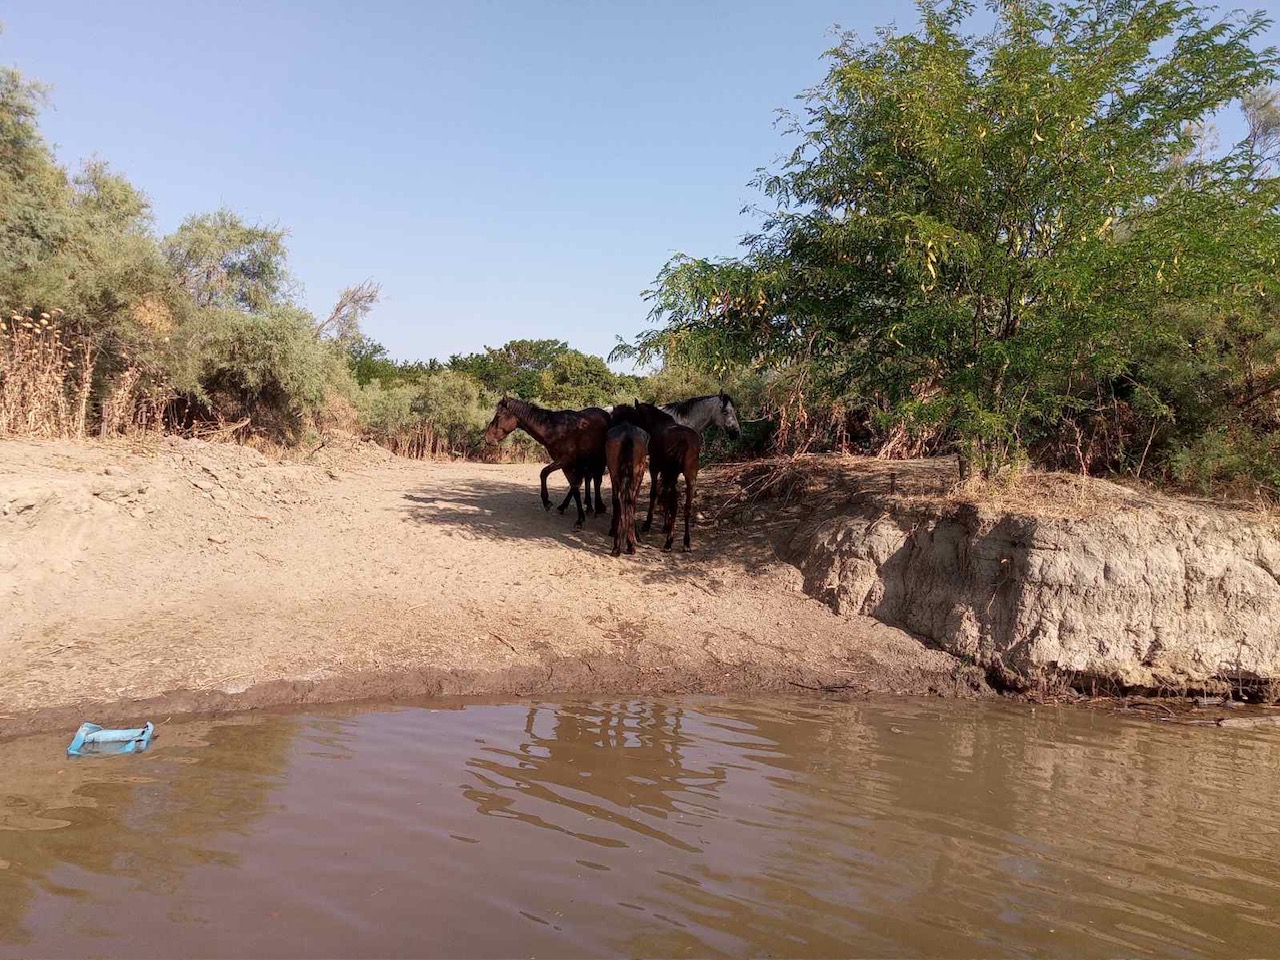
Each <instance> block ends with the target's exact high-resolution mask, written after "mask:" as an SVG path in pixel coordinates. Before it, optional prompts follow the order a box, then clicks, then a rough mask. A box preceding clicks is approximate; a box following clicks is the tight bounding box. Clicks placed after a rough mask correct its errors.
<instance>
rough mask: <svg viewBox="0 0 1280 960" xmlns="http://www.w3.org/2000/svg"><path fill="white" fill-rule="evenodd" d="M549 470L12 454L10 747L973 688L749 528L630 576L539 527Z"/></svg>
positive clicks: (220, 452)
mask: <svg viewBox="0 0 1280 960" xmlns="http://www.w3.org/2000/svg"><path fill="white" fill-rule="evenodd" d="M537 471H538V467H537V466H536V465H520V466H510V465H481V464H470V463H457V464H451V463H420V462H409V461H402V460H395V459H392V458H390V457H389V455H385V454H384V452H383V451H380V450H378V449H377V448H368V447H363V446H351V445H349V448H348V449H346V450H338V451H335V450H333V449H332V448H331V449H327V450H322V451H320V453H319V454H318V455H317V456H316V457H314V458H312V460H310V461H308V462H306V463H283V464H282V463H276V462H272V461H270V460H268V459H267V458H265V457H263V456H261V455H260V454H258V453H256V452H255V451H252V450H249V449H246V448H242V447H235V446H227V445H214V444H206V443H201V442H198V441H177V440H172V439H170V440H165V441H163V442H162V443H160V444H157V445H152V446H149V447H137V448H132V449H131V448H128V447H125V446H123V445H119V444H101V445H70V444H63V443H33V442H18V441H7V442H3V443H0V714H3V715H5V716H6V717H7V718H9V719H6V720H0V735H4V734H6V733H14V732H18V731H20V730H26V729H33V728H35V727H38V726H47V725H50V724H53V723H58V724H62V723H66V722H69V721H71V720H72V719H73V718H75V717H79V716H80V714H82V713H85V712H86V710H85V709H84V708H83V707H82V706H81V705H82V704H84V703H85V702H92V703H94V704H98V705H104V704H112V703H115V704H116V705H115V706H97V707H95V709H94V710H93V711H92V712H93V713H94V716H95V717H98V718H105V719H111V718H113V717H116V716H119V717H126V716H133V715H134V714H136V713H137V712H138V711H139V710H140V709H142V708H141V707H139V706H137V705H130V704H127V703H125V704H121V703H120V701H132V700H138V699H144V698H157V697H162V696H163V697H164V699H163V700H162V701H160V702H157V703H155V704H150V705H146V709H148V710H150V711H152V712H155V711H160V710H165V709H169V710H173V711H185V710H191V709H222V708H229V707H235V706H247V705H261V704H268V703H275V702H292V701H308V700H310V701H314V700H336V699H349V698H355V697H364V696H388V695H413V694H423V693H432V694H438V693H486V692H488V693H511V692H518V693H532V692H564V691H570V690H572V691H605V690H616V691H632V692H645V691H652V690H707V689H715V690H727V689H752V688H786V687H789V685H790V684H792V683H801V684H809V685H818V684H849V685H850V686H851V689H865V690H871V691H900V692H917V693H924V692H927V691H929V690H931V689H937V690H945V691H948V692H952V691H957V690H964V689H966V688H969V687H970V685H971V679H970V677H971V671H967V670H965V669H964V668H961V667H959V665H958V663H957V661H956V660H954V659H953V658H952V657H950V656H949V655H947V654H944V653H941V652H939V651H936V650H929V649H926V648H925V647H923V646H922V645H921V644H920V643H918V642H917V641H916V640H914V639H912V638H911V637H910V636H908V635H907V634H905V633H902V632H901V631H899V630H896V629H893V628H890V627H887V626H884V625H882V624H879V623H877V622H875V621H874V620H871V619H870V618H865V617H852V618H849V617H840V616H837V615H836V614H834V613H833V612H832V611H831V610H830V609H829V608H827V607H826V606H825V605H824V604H822V603H821V602H819V601H817V600H814V599H811V598H809V597H808V596H806V595H805V594H804V593H803V590H802V587H803V584H802V578H801V575H800V573H799V571H797V570H796V569H795V568H794V567H792V566H790V565H788V564H786V563H783V562H781V561H780V560H778V559H777V558H776V557H775V555H774V553H773V550H772V548H771V547H770V546H769V543H768V541H767V539H766V537H765V536H764V535H763V534H757V535H755V536H753V535H751V533H750V532H749V529H748V531H744V530H743V529H742V528H734V529H724V530H720V529H717V528H715V527H714V525H707V526H704V527H703V528H701V529H698V530H696V531H695V547H696V550H695V552H694V553H693V554H688V555H685V554H681V553H678V552H677V553H674V554H670V555H664V554H662V553H660V552H659V551H658V550H657V549H656V548H654V547H652V546H651V545H650V546H648V547H647V548H646V549H643V550H642V551H641V553H640V555H639V556H638V557H636V558H634V559H627V558H622V559H613V558H611V557H610V556H609V555H608V543H607V541H606V538H605V533H606V531H607V525H608V519H607V518H599V519H595V520H592V521H590V522H589V523H588V527H587V529H586V530H585V531H581V532H576V531H574V530H573V529H572V522H571V519H570V518H569V517H562V516H559V515H557V514H555V513H554V512H553V513H551V514H547V513H544V512H543V510H542V508H541V506H540V504H539V503H538V497H537V492H536V485H537ZM704 476H706V477H708V479H709V482H710V485H711V486H710V492H711V494H712V495H713V496H714V493H715V490H714V488H715V482H716V481H715V471H708V472H706V473H704ZM606 488H607V484H606ZM606 495H607V489H606ZM650 543H652V538H650ZM72 707H73V709H67V708H72ZM33 711H35V713H33Z"/></svg>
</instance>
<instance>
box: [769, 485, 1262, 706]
mask: <svg viewBox="0 0 1280 960" xmlns="http://www.w3.org/2000/svg"><path fill="white" fill-rule="evenodd" d="M952 477H953V473H952V464H951V463H945V464H944V463H932V464H931V463H921V462H917V463H908V464H897V465H894V464H887V463H876V462H874V461H839V460H828V461H815V462H814V463H812V464H811V465H810V487H811V489H810V490H809V492H808V494H807V499H808V500H810V501H819V502H822V503H825V506H824V507H821V508H816V512H815V515H814V517H813V518H812V519H811V520H810V522H807V523H804V524H801V525H800V527H799V529H798V530H793V531H787V537H788V539H786V542H785V543H784V544H783V545H782V547H781V552H782V553H783V554H784V555H786V556H788V557H790V558H791V559H792V560H793V561H794V562H795V563H796V564H797V565H798V566H799V568H800V569H801V570H802V571H803V573H804V581H805V586H806V589H807V590H808V591H809V593H811V594H812V595H813V596H815V597H818V598H820V599H823V600H825V601H826V602H828V603H829V604H830V605H831V606H832V608H833V609H835V610H836V611H838V612H840V613H842V614H845V615H849V616H853V617H858V616H866V615H870V616H874V617H876V618H877V619H878V620H881V621H883V622H885V623H889V624H893V625H895V626H900V627H902V628H904V629H906V630H909V631H911V632H912V633H914V634H916V635H918V636H920V637H923V638H925V639H927V640H929V641H932V642H933V643H935V644H937V645H938V646H940V647H941V648H942V649H945V650H948V651H950V652H952V653H954V654H956V655H957V656H959V657H961V658H962V659H964V660H966V661H968V662H972V663H975V664H977V665H979V666H981V667H982V668H984V669H985V670H988V671H989V672H990V673H991V674H992V675H993V676H995V677H997V678H999V680H1000V681H1002V682H1003V683H1004V684H1006V685H1011V686H1014V687H1020V686H1022V687H1032V686H1036V685H1044V684H1045V683H1053V682H1064V681H1069V682H1072V683H1074V684H1075V685H1076V686H1077V687H1078V688H1079V687H1083V688H1088V687H1089V686H1090V685H1093V684H1097V685H1100V689H1103V690H1122V689H1134V688H1144V689H1149V690H1154V691H1163V692H1167V693H1180V692H1194V691H1206V692H1209V691H1211V692H1227V691H1230V692H1234V693H1236V694H1238V695H1244V696H1246V697H1249V698H1251V699H1259V700H1274V699H1277V698H1280V682H1277V681H1280V522H1277V520H1276V517H1275V516H1274V515H1270V516H1268V515H1262V514H1259V513H1256V512H1251V511H1248V510H1244V509H1228V508H1225V507H1223V506H1221V505H1217V504H1213V503H1206V502H1198V501H1193V500H1189V499H1180V498H1173V497H1168V496H1161V495H1159V494H1156V493H1153V492H1151V491H1145V490H1144V491H1138V490H1129V489H1126V488H1125V487H1122V486H1118V485H1116V484H1112V483H1106V482H1103V481H1099V480H1091V479H1085V478H1077V477H1070V476H1064V475H1043V476H1038V477H1037V476H1033V477H1031V478H1029V479H1027V480H1026V481H1025V482H1024V483H1023V484H1021V485H1020V486H1019V487H1018V488H1017V489H1016V491H1015V492H1014V493H1011V494H1008V495H1001V494H999V493H998V492H997V493H989V494H988V495H986V496H983V497H979V498H965V497H956V496H955V495H952V494H949V493H948V487H949V486H950V485H951V483H952Z"/></svg>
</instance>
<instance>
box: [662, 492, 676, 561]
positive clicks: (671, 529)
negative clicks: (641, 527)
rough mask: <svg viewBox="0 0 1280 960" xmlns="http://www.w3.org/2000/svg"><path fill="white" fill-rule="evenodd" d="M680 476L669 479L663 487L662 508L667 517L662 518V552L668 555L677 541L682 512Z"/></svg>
mask: <svg viewBox="0 0 1280 960" xmlns="http://www.w3.org/2000/svg"><path fill="white" fill-rule="evenodd" d="M679 484H680V474H678V473H677V474H676V475H675V476H674V477H668V478H667V482H665V483H664V484H663V485H662V506H663V509H664V510H666V516H665V517H663V518H662V534H663V536H664V538H665V539H664V540H663V542H662V552H663V553H668V552H670V550H671V544H672V543H674V542H675V539H676V514H677V513H679V512H680V487H679Z"/></svg>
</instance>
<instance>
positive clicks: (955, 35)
mask: <svg viewBox="0 0 1280 960" xmlns="http://www.w3.org/2000/svg"><path fill="white" fill-rule="evenodd" d="M992 9H993V12H994V14H995V20H996V23H995V27H994V29H993V30H992V31H991V32H990V33H988V34H986V35H983V36H974V35H970V34H966V33H965V32H964V29H963V25H964V22H965V20H966V18H967V17H968V16H969V15H970V14H971V12H972V5H971V4H969V3H966V2H951V3H937V4H933V3H923V4H922V5H921V7H920V10H921V23H920V26H919V29H917V30H916V31H914V32H911V33H904V34H896V33H894V32H892V31H890V30H882V31H879V32H878V34H877V36H876V38H875V39H874V40H873V41H870V42H864V41H861V40H859V39H858V38H857V37H855V36H853V35H846V36H845V37H844V38H843V40H842V42H841V43H840V44H839V46H837V47H836V48H835V49H834V50H832V51H830V53H829V55H828V56H829V62H830V69H829V72H828V74H827V76H826V78H825V80H824V81H823V82H822V83H821V84H819V86H818V87H816V88H815V89H813V90H811V91H809V92H808V93H807V94H806V95H805V104H806V107H805V110H804V112H803V114H802V115H800V116H799V117H793V118H792V119H793V121H794V122H793V127H792V132H793V133H794V135H796V136H798V137H799V145H798V146H797V147H796V149H795V150H794V152H793V153H792V154H791V155H790V157H789V158H788V159H787V160H786V161H785V162H784V163H783V165H782V166H781V168H780V169H779V170H777V171H776V172H772V173H764V174H762V175H761V176H760V177H759V179H758V180H757V181H756V182H757V184H758V186H760V187H761V188H762V189H763V190H764V192H765V194H766V195H767V196H768V197H770V198H772V199H773V200H774V202H775V203H776V209H775V210H774V211H773V212H772V213H770V214H769V215H768V216H767V217H766V218H765V219H764V222H763V225H762V228H761V229H760V230H759V231H758V232H757V233H756V234H754V235H752V236H750V237H748V238H747V239H746V241H745V243H746V252H745V254H744V255H743V256H741V257H739V258H736V259H728V260H709V259H697V258H692V257H687V256H680V257H677V258H675V259H674V260H672V261H670V262H669V263H668V264H667V265H666V267H665V268H664V269H663V271H662V272H661V274H660V275H659V277H658V283H657V287H656V290H655V292H654V293H653V298H654V310H653V317H654V319H655V320H657V321H658V322H659V323H660V324H661V327H660V328H659V329H655V330H651V331H648V332H647V333H646V334H644V335H642V336H641V338H640V340H639V342H638V345H637V347H638V352H639V354H640V355H641V356H642V357H653V356H661V355H664V354H668V355H670V356H672V357H673V358H676V359H679V360H684V361H689V362H693V363H696V364H699V365H702V366H705V367H714V366H715V365H728V364H732V363H735V362H737V363H747V364H752V365H754V366H756V367H757V368H770V369H773V370H775V371H777V370H787V371H789V372H790V373H792V374H794V376H793V377H792V382H794V383H795V384H796V385H797V390H798V391H800V395H803V396H804V397H805V398H806V402H808V403H811V404H830V403H832V402H836V401H850V399H851V402H853V403H856V404H860V405H862V406H864V407H865V408H867V409H869V410H870V411H871V412H872V413H873V414H875V415H876V416H879V417H880V418H881V422H882V423H883V424H888V423H897V424H900V425H903V426H905V427H907V428H909V429H911V430H913V431H931V432H932V433H934V434H935V435H938V436H941V437H951V438H955V439H956V440H958V441H959V444H960V449H961V451H962V454H963V456H964V461H965V462H967V463H972V464H976V465H977V466H980V467H982V468H984V469H986V468H990V467H993V466H995V465H998V464H1000V463H1003V462H1006V461H1007V460H1008V459H1009V458H1011V457H1014V456H1017V455H1019V454H1020V452H1021V451H1024V450H1026V449H1028V448H1030V447H1033V446H1035V445H1037V444H1045V443H1052V442H1053V441H1054V439H1055V437H1056V432H1057V431H1058V430H1059V429H1061V425H1062V423H1063V421H1064V418H1067V417H1070V416H1073V415H1075V414H1077V413H1079V412H1081V411H1083V410H1088V409H1094V408H1098V407H1100V406H1102V405H1103V404H1105V403H1107V402H1110V401H1111V399H1112V397H1113V396H1114V395H1115V393H1116V392H1117V391H1126V390H1127V391H1130V392H1132V391H1133V390H1134V389H1135V388H1136V387H1137V386H1138V385H1139V381H1140V377H1141V372H1140V371H1138V370H1136V369H1135V366H1134V359H1135V358H1136V357H1139V356H1143V355H1150V354H1153V353H1157V352H1160V351H1168V350H1170V349H1174V350H1176V349H1180V347H1179V344H1181V345H1182V347H1181V348H1185V345H1186V331H1184V330H1180V329H1179V328H1178V327H1177V325H1175V324H1173V323H1171V322H1169V321H1168V319H1167V318H1169V317H1170V316H1172V315H1173V314H1174V313H1175V312H1176V311H1178V310H1179V309H1184V308H1189V307H1191V306H1192V305H1194V306H1195V308H1196V309H1197V310H1198V311H1200V312H1201V314H1202V315H1203V316H1206V317H1221V316H1223V315H1224V314H1226V313H1230V312H1232V311H1237V310H1240V309H1242V308H1246V306H1247V305H1246V301H1247V300H1248V298H1250V297H1256V296H1260V295H1263V294H1266V295H1272V294H1273V293H1274V292H1275V284H1276V280H1275V274H1276V271H1275V263H1276V257H1277V256H1278V255H1280V230H1277V221H1276V217H1275V215H1274V210H1275V208H1276V204H1277V201H1278V200H1280V193H1278V192H1277V185H1276V182H1275V181H1274V180H1273V179H1269V178H1267V177H1265V176H1260V172H1259V165H1258V164H1257V163H1256V162H1255V159H1256V158H1255V155H1254V154H1252V153H1250V148H1249V145H1248V144H1247V143H1245V144H1240V145H1236V146H1235V147H1233V148H1231V149H1230V150H1229V151H1228V152H1227V153H1226V154H1225V155H1224V156H1220V157H1217V158H1213V157H1203V156H1201V157H1192V156H1190V152H1191V151H1190V147H1191V145H1192V144H1191V140H1192V136H1193V131H1194V130H1195V129H1197V127H1203V125H1204V124H1205V123H1206V122H1207V121H1208V119H1209V118H1210V117H1211V116H1212V115H1213V114H1214V112H1215V111H1217V110H1218V109H1219V108H1221V107H1223V106H1224V105H1226V104H1228V103H1230V102H1231V101H1233V100H1236V99H1239V98H1241V97H1247V96H1249V95H1250V92H1251V91H1254V90H1257V89H1259V88H1260V87H1264V86H1266V85H1267V84H1269V83H1270V82H1271V81H1272V80H1273V78H1274V67H1275V64H1276V57H1275V54H1274V52H1273V51H1271V50H1269V49H1268V50H1266V51H1262V52H1258V51H1255V50H1254V49H1253V46H1252V44H1253V43H1254V41H1255V40H1256V39H1257V38H1258V36H1259V35H1260V33H1261V32H1262V30H1263V29H1264V28H1265V26H1266V21H1265V19H1264V18H1263V17H1262V16H1261V15H1260V14H1253V15H1243V14H1230V15H1227V16H1226V17H1223V18H1221V19H1215V18H1214V17H1215V15H1214V14H1213V13H1212V12H1211V11H1210V10H1208V9H1202V8H1199V7H1197V6H1195V5H1194V4H1192V3H1188V2H1183V0H1099V2H1097V3H1093V4H1089V5H1075V4H1068V3H1058V4H1054V3H1047V2H1005V3H998V4H993V5H992ZM1263 106H1264V107H1265V104H1264V105H1263ZM1263 112H1265V111H1263ZM1268 129H1269V128H1268ZM1183 315H1184V316H1185V312H1184V314H1183Z"/></svg>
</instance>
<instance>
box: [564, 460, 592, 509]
mask: <svg viewBox="0 0 1280 960" xmlns="http://www.w3.org/2000/svg"><path fill="white" fill-rule="evenodd" d="M577 473H578V471H577V468H575V467H565V468H564V478H565V479H566V480H568V481H569V492H568V493H566V494H565V495H564V500H563V501H562V502H561V503H560V506H558V507H556V513H564V512H565V510H566V509H567V508H568V506H569V501H570V500H572V499H573V488H574V486H575V485H576V484H577V482H578V480H577ZM587 482H588V483H590V482H591V481H590V480H588V481H587Z"/></svg>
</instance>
